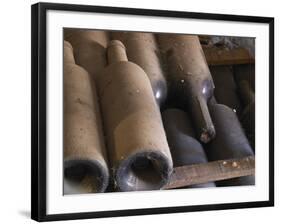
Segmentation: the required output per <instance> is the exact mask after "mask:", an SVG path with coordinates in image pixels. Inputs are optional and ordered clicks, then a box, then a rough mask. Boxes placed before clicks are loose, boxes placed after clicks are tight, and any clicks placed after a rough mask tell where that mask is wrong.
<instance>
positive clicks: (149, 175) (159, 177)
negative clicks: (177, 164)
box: [116, 152, 172, 191]
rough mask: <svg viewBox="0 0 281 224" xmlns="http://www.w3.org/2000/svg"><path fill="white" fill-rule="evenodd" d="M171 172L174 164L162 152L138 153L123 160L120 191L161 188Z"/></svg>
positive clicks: (119, 169)
mask: <svg viewBox="0 0 281 224" xmlns="http://www.w3.org/2000/svg"><path fill="white" fill-rule="evenodd" d="M171 172H172V166H171V165H170V164H169V161H168V159H167V158H166V156H164V155H162V154H161V153H155V152H142V153H137V154H135V155H133V156H131V157H129V158H127V159H126V160H124V161H123V162H121V164H120V166H119V168H118V170H117V172H116V184H117V187H118V189H119V190H120V191H146V190H159V189H161V188H162V187H163V186H164V185H165V184H166V183H167V182H168V180H169V177H170V174H171Z"/></svg>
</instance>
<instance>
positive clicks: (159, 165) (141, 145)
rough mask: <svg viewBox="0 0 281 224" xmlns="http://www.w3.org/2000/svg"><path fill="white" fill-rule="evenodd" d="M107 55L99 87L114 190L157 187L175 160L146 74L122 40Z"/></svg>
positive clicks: (160, 186)
mask: <svg viewBox="0 0 281 224" xmlns="http://www.w3.org/2000/svg"><path fill="white" fill-rule="evenodd" d="M107 57H108V63H109V65H108V66H107V67H106V69H105V70H104V72H103V73H102V75H101V76H100V78H99V82H98V90H99V95H100V98H101V108H102V115H103V120H104V126H105V132H106V136H107V143H108V151H109V155H110V161H111V166H112V167H113V176H114V179H115V184H116V187H117V190H119V191H136V190H152V189H160V188H162V187H163V186H164V185H165V184H166V183H167V181H168V180H169V177H170V175H171V173H172V169H173V163H172V158H171V154H170V150H169V146H168V143H167V140H166V136H165V131H164V127H163V124H162V120H161V114H160V110H159V107H158V105H157V103H156V100H155V98H154V96H153V91H152V88H151V85H150V82H149V79H148V77H147V75H146V74H145V72H144V71H143V69H141V68H140V67H139V66H138V65H136V64H134V63H132V62H129V61H128V60H127V55H126V49H125V46H124V45H123V44H122V42H120V41H118V40H113V41H111V42H110V44H109V46H108V48H107Z"/></svg>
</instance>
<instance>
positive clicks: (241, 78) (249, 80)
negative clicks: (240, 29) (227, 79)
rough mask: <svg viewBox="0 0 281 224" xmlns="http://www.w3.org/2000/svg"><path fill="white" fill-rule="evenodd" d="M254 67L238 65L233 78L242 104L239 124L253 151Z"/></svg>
mask: <svg viewBox="0 0 281 224" xmlns="http://www.w3.org/2000/svg"><path fill="white" fill-rule="evenodd" d="M254 68H255V66H254V65H251V64H250V65H239V66H235V69H234V72H235V78H236V82H237V85H238V93H239V96H240V98H241V101H242V102H243V111H242V113H241V115H240V120H241V123H242V125H243V127H244V129H245V130H246V134H247V136H248V139H249V140H250V142H251V145H252V147H253V149H255V93H254V86H255V85H254V80H255V71H254Z"/></svg>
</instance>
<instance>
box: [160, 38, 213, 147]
mask: <svg viewBox="0 0 281 224" xmlns="http://www.w3.org/2000/svg"><path fill="white" fill-rule="evenodd" d="M157 41H158V44H159V47H160V50H161V51H162V52H163V54H164V55H165V63H166V67H167V80H168V94H169V95H173V96H175V98H176V99H177V101H179V102H180V104H184V105H185V107H186V109H187V110H188V112H189V113H190V115H191V117H192V120H193V121H194V123H195V128H196V133H197V136H198V139H200V141H201V142H203V143H207V142H209V141H210V140H211V139H213V138H214V137H215V128H214V125H213V122H212V119H211V116H210V113H209V111H208V107H207V103H208V100H209V99H210V98H211V97H212V96H213V91H214V83H213V79H212V76H211V74H210V70H209V67H208V64H207V62H206V59H205V56H204V53H203V50H202V47H201V45H200V42H199V38H198V36H193V35H178V34H159V35H157Z"/></svg>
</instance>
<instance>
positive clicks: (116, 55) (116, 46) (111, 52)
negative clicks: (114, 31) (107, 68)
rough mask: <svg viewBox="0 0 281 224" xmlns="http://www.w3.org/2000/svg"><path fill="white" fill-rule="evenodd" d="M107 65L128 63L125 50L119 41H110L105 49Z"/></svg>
mask: <svg viewBox="0 0 281 224" xmlns="http://www.w3.org/2000/svg"><path fill="white" fill-rule="evenodd" d="M107 60H108V64H109V65H110V64H113V63H115V62H120V61H128V58H127V53H126V48H125V46H124V45H123V44H122V42H121V41H119V40H112V41H111V42H110V43H109V45H108V47H107Z"/></svg>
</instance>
